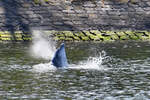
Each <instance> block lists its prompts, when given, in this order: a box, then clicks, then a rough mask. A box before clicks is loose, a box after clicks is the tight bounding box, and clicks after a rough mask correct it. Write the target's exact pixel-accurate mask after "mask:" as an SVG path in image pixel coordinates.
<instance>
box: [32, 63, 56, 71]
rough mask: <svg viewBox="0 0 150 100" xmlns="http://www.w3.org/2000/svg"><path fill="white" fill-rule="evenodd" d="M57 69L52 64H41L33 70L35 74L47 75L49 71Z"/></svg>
mask: <svg viewBox="0 0 150 100" xmlns="http://www.w3.org/2000/svg"><path fill="white" fill-rule="evenodd" d="M56 70H57V68H56V67H55V66H53V65H52V64H51V63H41V64H37V65H34V66H33V68H32V71H33V72H38V73H45V72H49V71H56Z"/></svg>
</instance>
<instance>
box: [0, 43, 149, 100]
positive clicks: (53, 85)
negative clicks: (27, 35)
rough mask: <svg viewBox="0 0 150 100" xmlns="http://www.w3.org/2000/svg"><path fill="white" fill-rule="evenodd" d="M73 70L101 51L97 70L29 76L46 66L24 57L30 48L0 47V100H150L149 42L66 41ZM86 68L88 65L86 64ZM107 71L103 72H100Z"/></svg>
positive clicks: (61, 70) (59, 71)
mask: <svg viewBox="0 0 150 100" xmlns="http://www.w3.org/2000/svg"><path fill="white" fill-rule="evenodd" d="M66 46H67V47H66V51H67V57H68V60H69V63H70V64H74V67H76V66H77V65H78V63H79V62H82V61H85V60H87V59H88V58H89V57H90V56H92V57H96V56H98V55H99V53H100V52H102V51H105V52H106V55H105V56H107V58H106V59H103V62H102V65H99V67H102V69H101V70H97V69H88V68H87V69H70V68H68V69H58V70H55V71H47V72H45V73H38V72H33V71H32V69H33V67H32V66H34V65H37V64H40V63H48V62H49V61H47V60H42V59H35V58H33V57H31V56H30V54H29V44H28V43H19V44H10V43H9V44H0V100H149V99H150V43H149V42H124V43H118V42H116V43H67V44H66ZM89 66H91V65H89ZM105 69H107V70H105Z"/></svg>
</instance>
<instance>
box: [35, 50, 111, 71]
mask: <svg viewBox="0 0 150 100" xmlns="http://www.w3.org/2000/svg"><path fill="white" fill-rule="evenodd" d="M107 58H109V57H108V56H106V52H105V51H102V52H100V53H99V55H98V56H97V57H89V58H88V59H87V60H85V61H80V62H79V64H69V66H68V67H67V68H68V69H87V70H107V68H106V67H104V66H103V65H102V64H103V62H105V61H106V60H107ZM56 70H57V68H56V67H55V66H53V65H52V64H51V63H47V64H43V63H42V64H38V65H34V66H33V71H34V72H39V73H44V72H48V71H56Z"/></svg>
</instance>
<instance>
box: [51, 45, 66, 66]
mask: <svg viewBox="0 0 150 100" xmlns="http://www.w3.org/2000/svg"><path fill="white" fill-rule="evenodd" d="M52 64H53V65H54V66H56V67H57V68H59V67H60V68H61V67H67V66H68V62H67V57H66V51H65V44H64V43H62V44H61V46H60V48H58V49H57V51H56V52H55V55H54V57H53V59H52Z"/></svg>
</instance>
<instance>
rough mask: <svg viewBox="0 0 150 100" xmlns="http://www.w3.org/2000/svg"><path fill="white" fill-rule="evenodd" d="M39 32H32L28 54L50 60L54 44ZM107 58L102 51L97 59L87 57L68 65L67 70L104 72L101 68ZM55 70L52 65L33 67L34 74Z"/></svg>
mask: <svg viewBox="0 0 150 100" xmlns="http://www.w3.org/2000/svg"><path fill="white" fill-rule="evenodd" d="M45 37H46V36H43V35H41V32H40V31H33V44H32V45H31V49H30V53H31V54H32V56H33V57H36V58H43V59H46V60H51V59H52V57H53V56H54V53H55V51H56V44H55V43H54V42H53V41H51V39H50V40H49V39H47V38H45ZM106 58H107V56H106V52H105V51H102V52H100V53H99V55H98V56H97V57H89V58H88V59H87V60H85V61H81V62H79V63H78V64H69V66H68V67H67V68H69V69H94V70H105V68H104V67H103V66H102V63H103V61H104V60H105V59H106ZM55 70H57V68H56V67H55V66H53V65H52V63H51V62H50V63H40V64H37V65H34V66H33V71H35V72H42V73H43V72H47V71H55Z"/></svg>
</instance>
